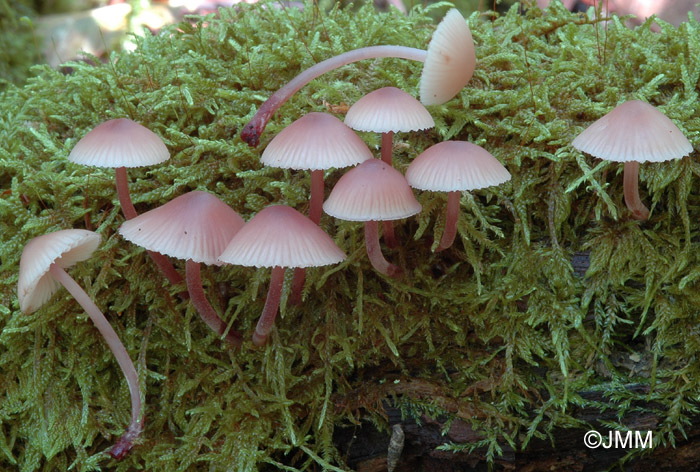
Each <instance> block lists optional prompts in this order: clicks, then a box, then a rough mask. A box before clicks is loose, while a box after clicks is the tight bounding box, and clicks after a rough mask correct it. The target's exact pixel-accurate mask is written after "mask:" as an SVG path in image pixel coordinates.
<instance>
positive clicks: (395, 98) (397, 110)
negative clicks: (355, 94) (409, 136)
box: [345, 87, 435, 133]
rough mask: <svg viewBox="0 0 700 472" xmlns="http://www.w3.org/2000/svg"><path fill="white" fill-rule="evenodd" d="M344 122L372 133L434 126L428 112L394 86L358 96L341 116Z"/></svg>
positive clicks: (415, 129) (414, 129) (413, 129)
mask: <svg viewBox="0 0 700 472" xmlns="http://www.w3.org/2000/svg"><path fill="white" fill-rule="evenodd" d="M345 124H346V125H348V126H349V127H351V128H353V129H356V130H360V131H374V132H375V133H388V132H390V131H393V132H399V131H417V130H421V129H428V128H432V127H433V126H435V122H434V121H433V117H432V116H430V112H429V111H428V110H426V109H425V107H424V106H423V105H421V103H420V102H419V101H418V100H416V99H415V98H413V97H412V96H411V95H409V94H408V93H406V92H404V91H403V90H401V89H398V88H396V87H384V88H380V89H378V90H375V91H373V92H370V93H368V94H367V95H365V96H364V97H362V98H361V99H359V100H358V101H357V102H355V104H354V105H353V106H351V107H350V109H349V110H348V112H347V114H346V115H345Z"/></svg>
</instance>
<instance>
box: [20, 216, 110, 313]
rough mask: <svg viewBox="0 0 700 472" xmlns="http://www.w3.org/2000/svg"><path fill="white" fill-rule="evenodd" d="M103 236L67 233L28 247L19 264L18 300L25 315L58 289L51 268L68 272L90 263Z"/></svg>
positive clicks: (35, 241) (38, 239) (51, 235)
mask: <svg viewBox="0 0 700 472" xmlns="http://www.w3.org/2000/svg"><path fill="white" fill-rule="evenodd" d="M100 239H101V238H100V235H99V234H97V233H94V232H92V231H87V230H84V229H64V230H61V231H56V232H55V233H49V234H44V235H42V236H38V237H36V238H34V239H32V240H31V241H29V242H28V243H27V245H26V246H24V250H23V251H22V257H21V258H20V261H19V280H18V282H17V298H18V299H19V307H20V310H22V311H23V312H24V313H32V312H33V311H36V310H38V309H39V308H40V307H41V306H42V305H43V304H44V303H46V302H47V301H48V300H49V298H51V295H53V294H54V293H56V290H58V288H59V284H58V282H56V280H55V279H54V277H53V276H52V275H51V273H49V268H50V267H51V264H54V263H55V264H58V266H59V267H61V268H63V269H67V268H68V267H71V266H73V265H74V264H76V263H78V262H80V261H84V260H85V259H88V258H89V257H90V256H91V255H92V253H93V252H94V251H95V249H97V246H99V244H100Z"/></svg>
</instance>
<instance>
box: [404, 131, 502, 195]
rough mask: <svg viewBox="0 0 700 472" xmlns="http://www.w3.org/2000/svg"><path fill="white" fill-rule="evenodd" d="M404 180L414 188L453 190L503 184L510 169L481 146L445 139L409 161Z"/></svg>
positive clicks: (438, 190)
mask: <svg viewBox="0 0 700 472" xmlns="http://www.w3.org/2000/svg"><path fill="white" fill-rule="evenodd" d="M406 180H407V181H408V183H409V185H410V186H411V187H413V188H419V189H421V190H432V191H435V192H454V191H461V190H474V189H478V188H484V187H490V186H492V185H499V184H502V183H503V182H506V181H508V180H510V172H508V170H506V168H505V167H503V165H502V164H501V163H500V162H498V159H496V158H495V157H493V156H492V155H491V153H489V152H488V151H487V150H486V149H484V148H482V147H481V146H477V145H476V144H472V143H468V142H466V141H444V142H442V143H438V144H435V145H434V146H431V147H429V148H428V149H426V150H425V151H423V152H422V153H421V154H420V155H419V156H418V157H416V158H415V159H414V160H413V162H411V165H410V166H408V170H407V171H406Z"/></svg>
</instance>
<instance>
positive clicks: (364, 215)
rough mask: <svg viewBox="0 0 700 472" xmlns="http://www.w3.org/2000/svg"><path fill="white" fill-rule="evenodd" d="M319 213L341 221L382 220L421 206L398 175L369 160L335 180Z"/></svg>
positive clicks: (395, 218) (408, 214) (414, 212)
mask: <svg viewBox="0 0 700 472" xmlns="http://www.w3.org/2000/svg"><path fill="white" fill-rule="evenodd" d="M323 210H324V211H325V212H326V213H328V214H329V215H331V216H332V217H334V218H339V219H341V220H348V221H383V220H399V219H401V218H407V217H409V216H412V215H415V214H416V213H418V212H420V210H421V205H420V203H418V200H416V197H414V196H413V190H411V187H409V186H408V182H406V179H405V178H404V176H403V175H402V174H401V172H399V171H398V170H396V169H394V168H393V167H391V166H390V165H388V164H386V163H385V162H383V161H381V160H379V159H370V160H368V161H365V162H363V163H362V164H360V165H359V166H357V167H355V168H354V169H351V170H349V171H348V172H346V173H345V174H344V175H343V176H342V177H341V178H340V180H338V183H336V184H335V187H333V190H332V191H331V194H330V195H329V196H328V199H327V200H326V202H325V203H324V204H323Z"/></svg>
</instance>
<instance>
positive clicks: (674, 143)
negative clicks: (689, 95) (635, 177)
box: [571, 100, 693, 162]
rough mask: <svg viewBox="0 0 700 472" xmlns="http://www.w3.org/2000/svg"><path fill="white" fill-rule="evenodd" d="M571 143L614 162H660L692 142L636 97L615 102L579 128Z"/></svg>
mask: <svg viewBox="0 0 700 472" xmlns="http://www.w3.org/2000/svg"><path fill="white" fill-rule="evenodd" d="M571 145H572V146H573V147H575V148H576V149H578V150H579V151H583V152H586V153H588V154H590V155H592V156H595V157H598V158H600V159H605V160H608V161H615V162H627V161H636V162H647V161H651V162H661V161H667V160H669V159H679V158H681V157H683V156H686V155H688V154H690V153H691V152H693V146H692V145H691V144H690V142H688V140H687V139H686V137H685V136H683V133H681V130H679V129H678V127H677V126H676V125H675V124H673V121H671V120H670V119H669V118H668V117H667V116H666V115H664V114H663V113H661V112H660V111H659V110H658V109H656V108H655V107H654V106H652V105H649V104H648V103H645V102H642V101H640V100H630V101H628V102H625V103H622V104H621V105H618V106H617V107H615V108H614V109H613V110H612V111H611V112H610V113H608V114H607V115H605V116H603V117H602V118H600V119H598V120H597V121H594V122H593V123H592V124H591V125H590V126H589V127H588V128H586V129H585V130H583V132H581V134H579V135H578V136H577V137H576V139H574V140H573V142H572V143H571Z"/></svg>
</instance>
